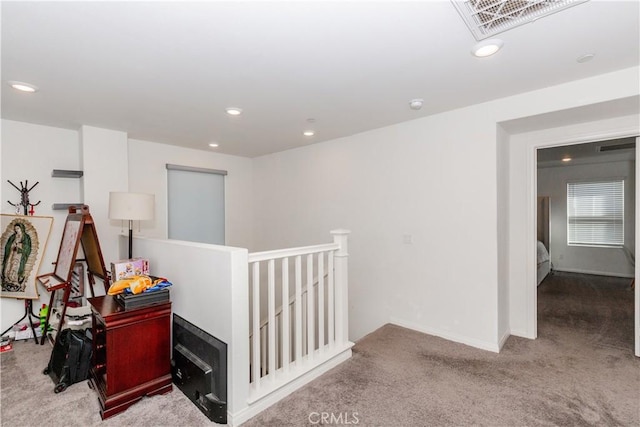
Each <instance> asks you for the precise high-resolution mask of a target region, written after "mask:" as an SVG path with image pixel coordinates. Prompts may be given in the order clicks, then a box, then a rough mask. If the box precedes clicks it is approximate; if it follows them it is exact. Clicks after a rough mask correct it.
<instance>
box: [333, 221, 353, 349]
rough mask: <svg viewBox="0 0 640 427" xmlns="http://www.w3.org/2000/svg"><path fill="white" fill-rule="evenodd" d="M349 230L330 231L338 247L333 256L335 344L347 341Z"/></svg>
mask: <svg viewBox="0 0 640 427" xmlns="http://www.w3.org/2000/svg"><path fill="white" fill-rule="evenodd" d="M349 233H351V231H349V230H332V231H331V234H332V235H333V242H334V243H337V244H338V245H340V249H338V250H337V251H336V253H335V255H334V257H335V260H334V263H335V264H334V270H335V286H336V291H335V293H336V294H335V299H336V309H335V310H336V312H335V314H336V326H335V327H336V342H338V343H340V344H343V343H346V342H347V340H348V339H349V310H348V303H349V266H348V258H349V252H348V245H347V236H348V235H349Z"/></svg>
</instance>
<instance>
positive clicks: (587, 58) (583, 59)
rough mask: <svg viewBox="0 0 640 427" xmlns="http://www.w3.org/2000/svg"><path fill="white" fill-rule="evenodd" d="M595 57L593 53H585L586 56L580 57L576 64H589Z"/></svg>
mask: <svg viewBox="0 0 640 427" xmlns="http://www.w3.org/2000/svg"><path fill="white" fill-rule="evenodd" d="M594 56H595V55H594V54H593V53H585V54H584V55H580V56H578V57H577V58H576V62H579V63H580V64H582V63H583V62H589V61H591V60H592V59H593V57H594Z"/></svg>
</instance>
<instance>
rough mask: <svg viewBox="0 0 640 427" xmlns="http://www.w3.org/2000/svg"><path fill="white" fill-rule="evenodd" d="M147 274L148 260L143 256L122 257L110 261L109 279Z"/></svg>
mask: <svg viewBox="0 0 640 427" xmlns="http://www.w3.org/2000/svg"><path fill="white" fill-rule="evenodd" d="M141 275H145V276H148V275H149V260H147V259H144V258H132V259H123V260H120V261H116V262H112V263H111V281H112V282H115V281H116V280H121V279H125V278H127V277H131V276H141Z"/></svg>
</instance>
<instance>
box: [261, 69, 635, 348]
mask: <svg viewBox="0 0 640 427" xmlns="http://www.w3.org/2000/svg"><path fill="white" fill-rule="evenodd" d="M638 93H639V88H638V69H637V68H632V69H628V70H623V71H620V72H616V73H611V74H607V75H602V76H598V77H595V78H590V79H585V80H581V81H576V82H571V83H568V84H564V85H560V86H556V87H550V88H546V89H543V90H539V91H535V92H529V93H525V94H521V95H517V96H513V97H509V98H503V99H499V100H496V101H492V102H488V103H485V104H481V105H475V106H471V107H467V108H463V109H459V110H454V111H450V112H446V113H442V114H438V115H434V116H430V117H425V118H422V119H418V120H414V121H410V122H405V123H401V124H398V125H395V126H389V127H386V128H382V129H378V130H374V131H370V132H366V133H362V134H358V135H353V136H350V137H347V138H342V139H338V140H334V141H330V142H326V143H322V144H315V145H312V146H308V147H304V148H299V149H295V150H290V151H286V152H282V153H277V154H273V155H269V156H263V157H260V158H257V159H255V162H254V192H255V194H256V197H255V201H254V224H255V233H254V235H255V244H256V248H258V249H266V248H273V247H286V246H295V245H299V244H303V243H304V242H316V241H322V239H323V235H324V233H326V230H330V229H332V228H336V227H344V228H348V229H351V230H352V234H351V235H350V251H349V252H350V258H349V262H350V279H349V283H350V288H349V290H350V293H349V304H350V339H351V340H352V341H354V340H357V339H359V338H360V337H362V336H363V335H364V334H367V333H369V332H371V331H373V330H374V329H376V328H377V327H379V326H381V325H382V324H384V323H386V322H390V321H392V322H395V323H398V324H401V325H404V326H408V327H413V328H415V329H417V330H422V331H425V332H429V333H432V334H435V335H440V336H443V337H446V338H449V339H453V340H456V341H460V342H464V343H467V344H471V345H475V346H477V347H481V348H487V349H490V350H495V351H497V350H498V348H499V345H500V342H501V340H502V338H503V334H504V333H506V332H507V331H503V330H502V329H504V328H505V323H506V322H505V320H504V319H499V318H498V304H499V303H500V304H501V305H505V304H507V303H508V304H507V305H508V306H509V309H508V310H509V311H508V312H509V326H510V327H511V326H512V321H513V319H512V317H513V313H514V312H515V313H517V312H518V311H519V310H526V304H525V302H523V301H522V300H520V299H517V298H516V299H513V298H512V295H511V293H512V292H511V289H512V288H513V287H516V288H517V285H516V283H524V282H523V277H522V275H518V274H516V272H514V271H513V270H514V252H513V249H514V248H516V249H518V248H519V247H524V248H526V239H523V238H522V236H521V235H520V234H519V233H516V234H515V235H514V233H512V231H513V230H514V227H512V226H511V225H510V224H511V222H512V221H513V218H514V217H516V216H517V215H519V214H520V211H519V210H518V209H513V206H514V202H513V200H512V199H511V195H512V188H514V187H513V186H512V183H510V184H509V185H508V186H507V185H498V184H497V180H498V178H499V177H500V178H501V179H504V177H506V176H509V177H511V176H512V173H513V172H515V171H516V170H517V169H522V170H526V169H527V166H526V162H525V163H523V164H522V165H521V164H519V163H518V164H517V165H516V164H515V163H513V162H511V159H512V158H513V155H514V154H513V153H511V152H510V150H508V153H509V160H508V161H506V159H505V158H504V157H506V156H505V153H506V152H505V151H504V147H498V146H497V141H498V131H497V127H498V126H497V125H499V124H500V123H502V122H504V121H509V120H515V119H519V118H523V117H529V116H535V115H538V114H543V113H552V112H554V111H558V110H562V109H570V108H575V107H577V106H581V105H589V104H595V103H598V102H603V101H607V100H611V99H617V98H625V97H629V96H634V95H638ZM543 128H544V126H543ZM508 134H509V132H508V131H507V132H506V135H503V137H502V138H501V139H502V140H504V141H509V135H508ZM510 148H511V147H509V149H510ZM498 149H500V150H501V153H502V154H500V163H498V157H499V156H498V154H499V153H498V151H497V150H498ZM513 191H515V189H513ZM498 192H500V198H498ZM507 202H508V205H509V210H508V220H506V221H505V218H503V217H502V216H500V217H499V216H498V213H497V209H498V205H499V204H500V206H501V207H502V206H503V205H504V204H505V203H507ZM523 215H524V214H523ZM499 220H500V227H509V231H508V233H505V234H501V236H498V232H497V229H498V223H499ZM505 222H506V223H505ZM515 228H517V227H515ZM499 237H500V252H498V238H499ZM405 238H406V239H408V240H411V241H412V243H411V244H407V243H403V241H405ZM505 246H508V247H507V248H506V249H505ZM518 256H520V257H521V258H522V259H524V257H525V256H526V255H523V254H522V253H518V255H515V257H518ZM516 265H517V262H516ZM499 271H501V272H502V273H501V276H502V277H504V276H506V274H507V273H506V272H507V271H508V277H509V286H508V287H507V286H501V287H499V286H498V272H499ZM501 308H502V307H501ZM501 313H502V314H503V315H504V314H506V311H501ZM499 323H500V325H499Z"/></svg>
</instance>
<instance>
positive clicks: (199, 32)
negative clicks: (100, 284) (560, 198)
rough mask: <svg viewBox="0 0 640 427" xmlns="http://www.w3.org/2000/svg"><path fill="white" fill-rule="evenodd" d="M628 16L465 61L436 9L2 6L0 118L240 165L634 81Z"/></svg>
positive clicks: (460, 30) (569, 21)
mask: <svg viewBox="0 0 640 427" xmlns="http://www.w3.org/2000/svg"><path fill="white" fill-rule="evenodd" d="M639 6H640V2H638V1H606V0H591V1H588V2H586V3H583V4H579V5H577V6H574V7H570V8H569V9H566V10H564V11H561V12H558V13H556V14H553V15H551V16H549V17H546V18H543V19H539V20H537V21H535V22H532V23H530V24H526V25H524V26H521V27H518V28H515V29H512V30H509V31H506V32H504V33H502V34H500V35H499V37H500V38H501V39H503V40H504V48H503V49H502V51H500V52H499V53H498V54H497V55H495V56H493V57H489V58H483V59H478V58H475V57H473V56H471V55H470V53H469V51H470V49H471V47H472V45H473V44H474V43H475V39H474V38H473V36H472V35H471V33H470V32H469V30H468V29H467V27H466V26H465V24H464V22H463V21H462V19H461V18H460V16H459V15H458V13H457V11H456V9H455V8H454V6H453V5H452V4H451V2H449V1H445V0H442V1H411V2H401V1H353V2H347V1H341V2H338V1H331V2H329V1H313V2H312V1H287V2H267V1H255V2H240V1H227V2H222V1H216V2H214V1H209V2H111V1H103V2H83V1H75V2H8V1H3V2H2V16H1V18H2V51H1V53H2V70H1V72H2V75H1V77H2V81H3V85H2V117H3V118H5V119H11V120H18V121H25V122H31V123H38V124H44V125H50V126H57V127H63V128H70V129H78V128H79V127H80V126H81V125H90V126H97V127H102V128H107V129H114V130H121V131H125V132H127V133H128V135H129V137H130V138H135V139H143V140H149V141H155V142H162V143H168V144H174V145H181V146H185V147H192V148H197V149H203V150H211V149H210V148H208V147H207V144H208V143H209V142H212V141H215V142H218V143H219V144H220V147H219V148H217V149H216V150H217V151H218V152H221V153H227V154H235V155H241V156H249V157H254V156H259V155H263V154H268V153H272V152H277V151H281V150H285V149H289V148H293V147H299V146H304V145H308V144H310V143H315V142H320V141H326V140H330V139H334V138H339V137H344V136H348V135H352V134H355V133H358V132H363V131H366V130H370V129H375V128H379V127H383V126H388V125H391V124H394V123H399V122H402V121H406V120H412V119H415V118H418V117H422V116H426V115H430V114H433V113H437V112H441V111H446V110H450V109H454V108H458V107H462V106H466V105H471V104H475V103H479V102H483V101H487V100H491V99H496V98H501V97H505V96H509V95H513V94H517V93H521V92H526V91H530V90H535V89H539V88H543V87H547V86H551V85H555V84H560V83H563V82H567V81H570V80H575V79H581V78H585V77H589V76H593V75H597V74H602V73H607V72H611V71H615V70H619V69H623V68H627V67H631V66H637V65H638V64H639V62H640V60H639V50H640V42H639V35H640V25H639V16H640V8H639ZM585 53H593V54H595V58H594V59H593V60H592V61H590V62H586V63H578V62H576V58H577V57H578V56H580V55H582V54H585ZM8 80H18V81H24V82H28V83H32V84H34V85H36V86H38V87H39V88H40V90H39V91H38V92H36V93H35V94H31V95H26V94H22V93H18V92H17V91H15V90H13V89H10V88H8V86H6V85H5V84H4V82H6V81H8ZM413 98H424V100H425V103H424V107H423V108H422V109H421V110H420V111H415V110H411V109H410V108H409V105H408V104H409V101H410V100H411V99H413ZM230 106H235V107H241V108H242V109H243V110H244V113H243V114H242V115H241V116H239V117H230V116H228V115H227V114H226V113H225V111H224V109H225V107H230ZM308 119H315V122H314V123H309V122H308V121H307V120H308ZM308 128H311V129H314V130H315V131H316V136H314V137H304V136H303V135H302V132H303V130H305V129H308Z"/></svg>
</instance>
